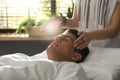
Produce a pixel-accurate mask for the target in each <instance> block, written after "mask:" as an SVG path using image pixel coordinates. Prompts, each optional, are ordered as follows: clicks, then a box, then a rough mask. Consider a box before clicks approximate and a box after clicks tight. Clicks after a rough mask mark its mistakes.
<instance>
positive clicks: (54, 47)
mask: <svg viewBox="0 0 120 80" xmlns="http://www.w3.org/2000/svg"><path fill="white" fill-rule="evenodd" d="M75 40H76V37H75V36H74V35H73V34H71V33H68V32H64V33H63V34H61V35H59V36H57V37H56V38H55V40H54V41H53V42H52V43H51V44H50V45H49V46H48V48H47V56H48V59H50V60H53V61H70V62H76V61H77V60H79V59H81V55H80V54H79V53H76V52H74V46H73V45H74V41H75Z"/></svg>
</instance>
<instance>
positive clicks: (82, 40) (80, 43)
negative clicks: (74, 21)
mask: <svg viewBox="0 0 120 80" xmlns="http://www.w3.org/2000/svg"><path fill="white" fill-rule="evenodd" d="M78 35H79V37H78V38H77V39H76V40H75V41H74V47H76V48H77V49H83V48H85V47H86V46H88V44H89V42H90V41H91V38H90V35H89V34H88V33H87V32H79V33H78Z"/></svg>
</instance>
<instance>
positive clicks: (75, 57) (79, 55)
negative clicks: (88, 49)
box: [71, 52, 82, 62]
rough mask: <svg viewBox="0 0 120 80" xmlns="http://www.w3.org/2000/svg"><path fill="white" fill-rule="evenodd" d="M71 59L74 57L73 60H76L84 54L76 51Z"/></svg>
mask: <svg viewBox="0 0 120 80" xmlns="http://www.w3.org/2000/svg"><path fill="white" fill-rule="evenodd" d="M71 59H72V61H74V62H76V61H78V60H80V59H82V55H81V54H79V53H77V52H74V53H73V56H72V58H71Z"/></svg>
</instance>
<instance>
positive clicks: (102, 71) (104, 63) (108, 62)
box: [0, 42, 120, 80]
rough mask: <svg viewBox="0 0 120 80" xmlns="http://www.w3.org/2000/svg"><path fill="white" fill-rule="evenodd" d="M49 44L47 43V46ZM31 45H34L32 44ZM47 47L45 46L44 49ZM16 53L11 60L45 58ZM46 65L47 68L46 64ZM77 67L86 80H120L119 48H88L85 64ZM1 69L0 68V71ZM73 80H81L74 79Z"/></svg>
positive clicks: (38, 55)
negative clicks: (80, 69) (82, 70)
mask: <svg viewBox="0 0 120 80" xmlns="http://www.w3.org/2000/svg"><path fill="white" fill-rule="evenodd" d="M35 43H36V42H35ZM49 43H50V42H49ZM49 43H47V45H48V44H49ZM32 44H34V42H33V43H32ZM42 44H43V43H42ZM44 44H45V43H44ZM47 45H45V47H46V46H47ZM37 47H38V46H37ZM37 47H36V48H35V49H36V50H37ZM40 47H42V45H40ZM40 47H39V48H40ZM27 48H28V47H27ZM43 48H44V47H42V49H43ZM44 49H45V48H44ZM3 51H4V50H3ZM39 51H40V49H38V51H37V52H39ZM16 52H17V51H16ZM16 52H15V53H13V52H12V53H13V54H14V56H12V58H13V57H14V58H16V59H17V58H19V59H22V60H24V59H29V58H34V59H35V58H40V56H41V58H45V55H42V54H44V53H45V52H46V51H43V52H40V53H38V54H36V55H33V56H31V55H30V54H29V53H27V55H26V54H22V53H16ZM25 52H27V49H26V50H25ZM23 53H24V52H23ZM2 54H4V52H2ZM13 54H11V55H13ZM28 55H30V56H28ZM7 56H8V57H11V56H10V55H7ZM15 56H16V57H15ZM5 62H6V59H5ZM8 63H10V62H9V60H8ZM10 64H12V63H10ZM18 64H19V63H18ZM1 65H3V64H0V66H1ZM24 65H25V64H24ZM46 65H47V66H48V67H49V65H48V64H46ZM79 66H80V67H81V66H82V68H83V69H84V70H85V72H86V75H87V78H88V80H120V48H100V47H90V54H89V55H88V57H87V58H86V60H85V62H83V63H79ZM1 69H2V68H0V70H1ZM63 71H64V70H63ZM76 72H77V69H76ZM82 76H84V75H82ZM0 80H5V79H0ZM23 80H24V79H23ZM30 80H31V79H30ZM33 80H34V79H33ZM35 80H37V79H35ZM46 80H47V79H46ZM56 80H57V79H56ZM74 80H81V79H74Z"/></svg>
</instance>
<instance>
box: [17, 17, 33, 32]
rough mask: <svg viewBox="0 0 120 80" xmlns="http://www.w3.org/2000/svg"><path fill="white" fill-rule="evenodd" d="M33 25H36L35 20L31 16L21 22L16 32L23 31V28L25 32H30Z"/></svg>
mask: <svg viewBox="0 0 120 80" xmlns="http://www.w3.org/2000/svg"><path fill="white" fill-rule="evenodd" d="M32 26H35V20H34V19H31V18H28V19H25V20H23V21H22V22H21V23H20V24H19V27H18V29H17V30H16V33H18V34H19V33H22V31H23V30H24V31H25V33H28V32H29V30H30V28H31V27H32Z"/></svg>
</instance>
